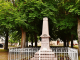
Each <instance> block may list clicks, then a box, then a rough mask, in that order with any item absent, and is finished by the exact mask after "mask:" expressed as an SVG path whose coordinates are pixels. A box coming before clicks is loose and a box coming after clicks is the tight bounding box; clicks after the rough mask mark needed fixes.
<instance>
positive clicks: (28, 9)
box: [0, 0, 80, 52]
mask: <svg viewBox="0 0 80 60" xmlns="http://www.w3.org/2000/svg"><path fill="white" fill-rule="evenodd" d="M43 17H48V18H49V33H50V36H51V37H52V38H54V39H56V38H58V37H59V38H60V39H62V40H63V41H64V46H66V44H65V43H66V41H67V46H69V43H68V42H69V41H70V40H71V47H73V39H78V41H79V52H80V33H79V32H80V1H79V0H50V1H49V0H15V1H14V0H12V1H11V0H1V1H0V32H1V34H2V35H4V36H5V37H6V42H5V49H8V36H9V35H10V34H11V35H12V34H13V32H15V31H17V33H16V34H13V35H15V36H14V38H15V39H14V41H15V40H20V39H21V47H22V48H23V47H25V42H28V39H29V37H30V40H31V41H32V43H33V40H34V41H35V46H36V47H37V36H40V35H41V31H42V20H43ZM5 34H6V35H5ZM27 46H28V45H27Z"/></svg>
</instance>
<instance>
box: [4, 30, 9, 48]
mask: <svg viewBox="0 0 80 60" xmlns="http://www.w3.org/2000/svg"><path fill="white" fill-rule="evenodd" d="M4 49H6V50H8V31H7V32H6V40H5V47H4Z"/></svg>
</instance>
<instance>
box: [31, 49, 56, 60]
mask: <svg viewBox="0 0 80 60" xmlns="http://www.w3.org/2000/svg"><path fill="white" fill-rule="evenodd" d="M31 60H57V58H56V57H55V53H54V52H52V51H48V50H46V51H38V52H36V53H35V55H34V57H33V58H31Z"/></svg>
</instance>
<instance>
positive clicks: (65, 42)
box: [64, 39, 66, 47]
mask: <svg viewBox="0 0 80 60" xmlns="http://www.w3.org/2000/svg"><path fill="white" fill-rule="evenodd" d="M64 47H66V39H64Z"/></svg>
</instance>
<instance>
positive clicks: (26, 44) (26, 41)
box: [26, 36, 28, 47]
mask: <svg viewBox="0 0 80 60" xmlns="http://www.w3.org/2000/svg"><path fill="white" fill-rule="evenodd" d="M26 47H28V36H27V37H26Z"/></svg>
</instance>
